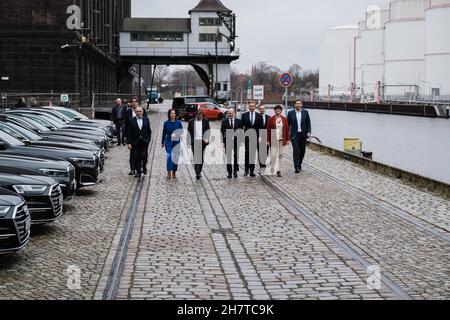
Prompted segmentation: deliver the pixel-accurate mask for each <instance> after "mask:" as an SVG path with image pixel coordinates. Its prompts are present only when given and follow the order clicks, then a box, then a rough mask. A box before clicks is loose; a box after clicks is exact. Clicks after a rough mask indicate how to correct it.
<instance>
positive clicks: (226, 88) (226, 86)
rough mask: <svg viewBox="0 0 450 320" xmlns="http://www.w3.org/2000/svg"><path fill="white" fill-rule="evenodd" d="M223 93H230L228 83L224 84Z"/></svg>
mask: <svg viewBox="0 0 450 320" xmlns="http://www.w3.org/2000/svg"><path fill="white" fill-rule="evenodd" d="M223 91H228V83H224V84H223Z"/></svg>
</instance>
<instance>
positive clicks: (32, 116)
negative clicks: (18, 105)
mask: <svg viewBox="0 0 450 320" xmlns="http://www.w3.org/2000/svg"><path fill="white" fill-rule="evenodd" d="M23 116H24V117H27V118H30V119H33V120H34V121H36V122H38V123H40V124H42V125H43V126H45V127H48V126H52V127H56V126H55V125H53V124H52V123H51V122H50V121H48V120H46V119H43V117H39V116H36V115H34V114H23Z"/></svg>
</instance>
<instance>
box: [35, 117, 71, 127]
mask: <svg viewBox="0 0 450 320" xmlns="http://www.w3.org/2000/svg"><path fill="white" fill-rule="evenodd" d="M39 117H43V118H44V119H45V120H47V121H49V122H50V123H51V124H52V125H54V126H55V127H58V128H63V127H65V126H66V124H65V123H64V121H62V120H60V119H58V118H57V117H55V116H54V115H52V114H39Z"/></svg>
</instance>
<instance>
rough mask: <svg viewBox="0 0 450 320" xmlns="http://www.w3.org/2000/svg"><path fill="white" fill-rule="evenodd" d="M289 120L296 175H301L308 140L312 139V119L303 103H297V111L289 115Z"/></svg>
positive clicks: (292, 111)
mask: <svg viewBox="0 0 450 320" xmlns="http://www.w3.org/2000/svg"><path fill="white" fill-rule="evenodd" d="M287 120H288V123H289V127H290V128H291V142H292V148H293V149H294V167H295V173H299V172H300V171H301V170H302V163H303V159H304V157H305V152H306V140H307V139H308V138H309V137H311V119H310V118H309V113H308V111H307V110H305V109H303V101H301V100H297V101H295V109H294V110H291V111H290V112H289V113H288V119H287Z"/></svg>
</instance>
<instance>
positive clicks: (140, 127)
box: [137, 118, 143, 130]
mask: <svg viewBox="0 0 450 320" xmlns="http://www.w3.org/2000/svg"><path fill="white" fill-rule="evenodd" d="M137 124H138V127H139V130H142V124H143V119H142V118H140V119H139V118H137Z"/></svg>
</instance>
